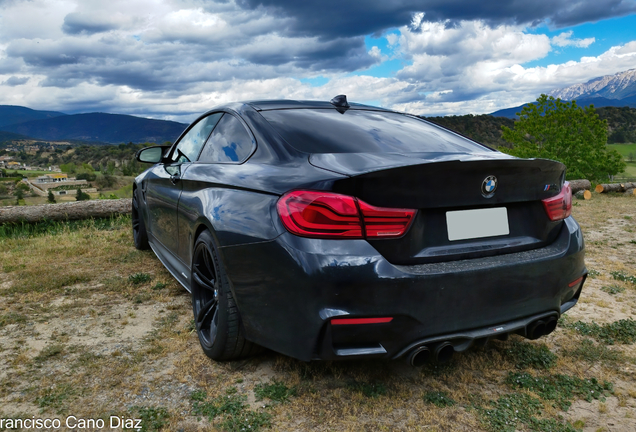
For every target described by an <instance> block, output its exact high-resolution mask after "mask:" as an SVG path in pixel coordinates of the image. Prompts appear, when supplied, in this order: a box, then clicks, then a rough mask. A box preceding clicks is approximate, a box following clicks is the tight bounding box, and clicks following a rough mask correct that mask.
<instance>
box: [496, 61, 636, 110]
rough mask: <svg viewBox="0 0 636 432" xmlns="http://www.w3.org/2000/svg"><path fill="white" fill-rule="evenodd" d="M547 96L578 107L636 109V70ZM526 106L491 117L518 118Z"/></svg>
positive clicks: (608, 76) (556, 90)
mask: <svg viewBox="0 0 636 432" xmlns="http://www.w3.org/2000/svg"><path fill="white" fill-rule="evenodd" d="M547 94H548V96H553V97H554V98H558V99H561V100H564V101H571V100H575V101H576V104H577V105H578V106H588V105H594V107H596V108H601V107H630V108H636V69H630V70H627V71H624V72H619V73H617V74H614V75H605V76H602V77H597V78H594V79H591V80H589V81H588V82H586V83H582V84H574V85H572V86H569V87H565V88H561V89H555V90H552V91H550V92H549V93H547ZM530 103H532V102H530ZM526 105H528V104H523V105H520V106H517V107H513V108H505V109H502V110H499V111H495V112H494V113H492V114H491V115H493V116H495V117H508V118H516V117H517V113H518V112H520V111H521V109H522V108H523V107H524V106H526Z"/></svg>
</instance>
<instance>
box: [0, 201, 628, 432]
mask: <svg viewBox="0 0 636 432" xmlns="http://www.w3.org/2000/svg"><path fill="white" fill-rule="evenodd" d="M574 215H575V217H576V218H577V220H578V221H579V222H580V224H581V226H582V227H583V230H584V233H585V237H586V241H587V258H586V261H587V265H588V268H590V269H592V270H594V271H595V272H598V274H597V275H596V276H595V277H594V278H590V279H588V283H587V285H586V287H585V289H584V293H583V298H582V301H581V302H580V303H579V305H578V306H577V307H576V308H574V309H573V310H572V311H571V312H570V313H568V316H567V317H566V319H565V324H568V323H569V324H572V323H574V322H576V321H583V322H587V323H591V322H592V321H594V322H596V323H598V324H604V323H605V324H608V323H612V322H615V321H617V320H619V319H635V318H636V285H634V284H631V283H630V282H629V281H621V280H616V279H615V278H614V276H612V272H623V273H624V274H627V275H633V276H634V275H636V263H635V260H636V258H635V257H636V226H635V225H634V221H635V220H636V200H634V199H629V198H626V197H623V196H606V195H597V194H594V198H593V200H591V201H577V202H576V205H575V207H574ZM0 271H1V272H0V418H9V417H13V418H31V416H36V417H42V418H46V417H58V418H61V419H64V418H65V417H66V416H67V415H74V416H76V417H78V418H79V417H83V418H97V417H102V418H106V417H108V416H110V415H116V416H120V417H121V416H124V417H141V418H143V419H144V427H145V430H159V429H163V430H183V431H197V430H240V428H241V427H242V425H247V424H250V425H253V428H249V429H251V430H254V429H258V424H261V425H267V424H269V425H270V426H269V427H270V428H271V430H310V431H332V430H338V431H349V430H350V431H360V430H365V431H367V430H368V431H376V430H377V431H384V430H386V431H395V430H404V431H417V430H422V431H450V430H453V431H455V430H459V431H461V430H466V431H481V430H484V431H487V430H511V431H512V430H515V427H516V429H517V430H546V431H547V430H562V431H566V430H585V431H596V430H612V431H633V430H636V415H634V412H635V408H636V373H635V372H636V360H635V359H636V349H635V345H634V344H625V345H621V344H615V345H606V344H605V343H603V342H600V341H599V340H597V339H594V338H593V337H591V336H585V335H582V334H580V333H579V332H577V331H576V330H575V329H573V328H571V327H569V326H565V327H561V328H559V329H558V330H557V331H556V332H555V333H553V334H552V335H550V336H548V337H546V338H542V339H541V340H539V341H534V342H530V341H525V340H522V339H520V338H517V337H513V338H511V339H510V340H509V341H507V342H500V341H493V342H491V343H489V344H488V345H487V346H486V347H484V348H480V349H475V350H472V351H469V352H466V353H463V354H461V355H457V356H455V358H454V360H453V361H452V362H451V363H450V364H448V365H444V366H435V365H430V366H426V367H424V368H423V369H413V368H410V367H408V366H407V365H406V364H405V363H403V362H400V361H394V362H378V361H365V362H340V363H315V362H314V363H303V362H299V361H296V360H293V359H290V358H287V357H284V356H281V355H277V354H274V353H266V354H263V355H260V356H258V357H255V358H251V359H248V360H244V361H238V362H229V363H215V362H212V361H210V360H208V359H207V358H206V357H205V356H204V355H203V353H202V352H201V350H200V348H199V346H198V340H197V338H196V334H195V333H193V331H192V324H191V323H192V319H191V311H190V299H189V296H188V294H187V293H186V292H185V290H183V288H181V287H180V286H179V285H178V284H177V283H176V282H175V281H174V280H173V279H172V278H171V276H170V275H169V273H168V272H167V271H166V270H165V269H164V268H163V267H162V266H161V264H160V263H159V261H158V260H157V259H156V258H155V257H154V255H153V254H152V252H139V251H137V250H135V249H134V247H133V246H132V239H131V235H130V230H129V227H128V225H127V221H126V220H123V221H122V223H115V224H114V225H113V226H112V227H111V228H110V229H99V227H97V226H93V227H91V226H89V227H84V228H78V229H73V230H66V231H65V232H63V233H61V234H54V235H49V234H45V235H39V236H35V237H30V238H14V239H3V240H0ZM140 274H142V275H148V276H150V280H147V279H148V278H147V277H146V276H139V275H140ZM131 276H132V277H131ZM608 286H614V287H619V288H623V290H620V289H612V290H607V289H606V290H602V289H601V288H603V287H608ZM609 291H611V293H610V292H609ZM511 373H514V374H529V376H532V377H536V378H537V379H545V380H550V379H557V378H555V377H557V376H566V377H568V378H567V379H568V380H570V381H567V382H568V383H569V384H567V385H566V384H562V383H561V384H559V387H558V388H557V389H556V390H555V391H556V392H557V393H556V394H557V395H558V396H559V397H563V398H565V400H566V402H567V403H568V404H569V403H571V404H572V405H571V407H570V408H569V409H568V410H567V411H564V410H563V407H562V406H561V405H559V404H557V403H555V401H554V400H552V399H549V398H547V397H543V396H541V393H540V390H538V389H533V388H513V385H512V384H511V383H510V379H509V374H511ZM515 376H516V375H515ZM592 378H595V379H596V380H598V383H599V384H598V385H599V386H602V385H603V383H605V382H607V383H611V384H612V388H613V390H606V391H605V394H606V397H601V398H600V399H599V400H597V399H595V398H591V399H590V401H586V400H585V399H586V398H585V397H583V396H581V395H580V394H577V393H576V391H578V390H577V389H581V388H583V387H582V386H583V385H587V384H582V383H586V382H588V383H589V381H585V380H590V379H592ZM581 380H584V381H581ZM559 382H560V381H559ZM568 386H571V388H572V389H573V391H574V394H573V395H571V396H569V397H568V396H567V395H565V393H564V391H565V390H567V389H568V388H570V387H568ZM590 388H592V387H590ZM594 388H596V387H594ZM608 388H609V387H608ZM255 389H256V390H257V392H256V393H257V394H258V395H261V396H262V397H263V399H262V400H257V397H256V395H255V392H254V390H255ZM588 391H592V390H588ZM263 395H269V396H267V397H265V396H263ZM276 395H283V396H280V398H279V399H278V400H277V397H278V396H276ZM515 404H517V405H515ZM511 407H512V408H511ZM515 407H516V408H515ZM533 407H534V408H533ZM533 409H535V411H533V412H531V411H532V410H533ZM520 410H521V412H520ZM524 410H530V411H528V412H529V413H530V414H528V417H526V418H525V420H524V421H517V420H514V419H515V418H516V417H518V418H520V417H522V416H523V415H525V414H524ZM515 411H516V412H515ZM508 416H510V417H508ZM245 419H247V422H246V420H245ZM532 419H533V420H532ZM505 421H510V423H509V424H508V425H506V424H505ZM241 422H244V423H241ZM250 422H251V423H250ZM262 428H264V429H267V428H268V426H262Z"/></svg>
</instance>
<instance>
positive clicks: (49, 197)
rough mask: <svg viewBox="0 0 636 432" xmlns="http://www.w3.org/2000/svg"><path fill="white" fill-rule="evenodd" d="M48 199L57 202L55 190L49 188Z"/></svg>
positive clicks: (53, 202) (52, 202)
mask: <svg viewBox="0 0 636 432" xmlns="http://www.w3.org/2000/svg"><path fill="white" fill-rule="evenodd" d="M48 201H49V202H50V203H51V204H55V202H56V201H55V196H53V192H51V189H49V196H48Z"/></svg>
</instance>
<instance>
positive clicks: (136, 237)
mask: <svg viewBox="0 0 636 432" xmlns="http://www.w3.org/2000/svg"><path fill="white" fill-rule="evenodd" d="M138 195H139V191H138V189H135V190H134V191H133V198H132V232H133V241H134V242H135V247H136V248H137V249H139V250H146V249H150V245H149V244H148V232H147V231H146V224H145V223H144V219H143V217H141V214H140V213H139V198H138Z"/></svg>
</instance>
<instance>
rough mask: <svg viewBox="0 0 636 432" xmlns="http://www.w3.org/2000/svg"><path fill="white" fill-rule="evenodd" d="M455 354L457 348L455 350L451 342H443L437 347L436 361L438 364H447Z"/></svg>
mask: <svg viewBox="0 0 636 432" xmlns="http://www.w3.org/2000/svg"><path fill="white" fill-rule="evenodd" d="M454 353H455V348H453V345H452V344H451V343H450V342H442V343H441V344H439V345H437V346H436V347H435V352H434V355H435V361H436V362H437V363H446V362H448V361H450V359H451V358H453V354H454Z"/></svg>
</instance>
